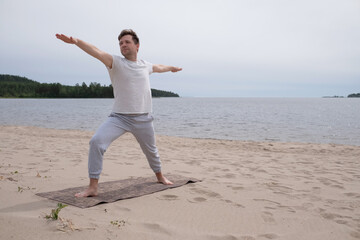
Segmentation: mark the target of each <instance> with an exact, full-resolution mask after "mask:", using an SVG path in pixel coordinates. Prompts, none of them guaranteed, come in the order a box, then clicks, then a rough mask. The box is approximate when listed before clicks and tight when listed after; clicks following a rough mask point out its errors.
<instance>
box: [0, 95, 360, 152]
mask: <svg viewBox="0 0 360 240" xmlns="http://www.w3.org/2000/svg"><path fill="white" fill-rule="evenodd" d="M112 103H113V100H112V99H0V110H1V115H0V124H1V125H25V126H38V127H46V128H56V129H80V130H91V131H95V130H96V129H97V127H98V126H99V125H100V124H101V123H102V122H103V121H105V119H106V118H107V116H108V115H109V113H110V112H111V108H112ZM153 110H154V116H155V122H154V126H155V130H156V133H157V134H160V135H169V136H181V137H191V138H215V139H230V140H250V141H281V142H311V143H336V144H347V145H358V146H360V111H359V110H360V99H355V98H304V99H301V98H155V99H153Z"/></svg>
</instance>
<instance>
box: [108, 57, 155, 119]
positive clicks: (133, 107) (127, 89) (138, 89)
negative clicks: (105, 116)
mask: <svg viewBox="0 0 360 240" xmlns="http://www.w3.org/2000/svg"><path fill="white" fill-rule="evenodd" d="M112 57H113V63H112V68H111V69H110V68H108V71H109V75H110V79H111V84H112V86H113V89H114V100H115V102H114V106H113V112H116V113H124V114H136V113H151V112H152V100H151V89H150V79H149V75H150V74H151V73H152V64H151V63H149V62H146V61H143V60H138V61H137V62H133V61H129V60H127V59H126V58H123V57H120V56H117V55H113V56H112Z"/></svg>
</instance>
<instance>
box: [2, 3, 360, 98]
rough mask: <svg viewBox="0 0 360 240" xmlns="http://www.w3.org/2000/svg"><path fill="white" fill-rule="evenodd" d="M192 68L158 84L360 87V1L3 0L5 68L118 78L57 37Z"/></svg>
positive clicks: (52, 75)
mask: <svg viewBox="0 0 360 240" xmlns="http://www.w3.org/2000/svg"><path fill="white" fill-rule="evenodd" d="M124 28H132V29H134V30H135V31H136V32H137V34H138V36H139V38H140V51H139V58H141V59H144V60H147V61H149V62H152V63H159V64H166V65H175V66H179V67H182V68H183V71H182V72H178V73H162V74H159V73H154V74H152V75H151V87H152V88H156V89H162V90H169V91H173V92H176V93H179V94H180V95H181V96H183V97H190V96H192V97H321V96H325V95H343V96H347V95H348V94H350V93H355V92H356V93H357V92H360V0H335V1H334V0H233V1H231V0H219V1H215V0H204V1H202V0H189V1H188V0H178V1H176V0H174V1H172V0H143V1H142V0H136V1H122V0H101V1H100V0H99V1H95V0H80V1H78V0H51V1H49V0H31V1H28V0H0V36H1V37H0V74H13V75H19V76H25V77H27V78H30V79H33V80H35V81H39V82H47V83H52V82H59V83H61V84H65V85H75V84H76V83H79V84H81V83H82V82H85V83H87V84H89V83H90V82H98V83H101V84H102V85H104V84H105V85H109V84H110V80H109V76H108V72H107V70H106V68H105V66H104V65H103V64H102V63H101V62H99V61H98V60H96V59H94V58H92V57H90V56H88V55H87V54H86V53H84V52H82V51H81V50H80V49H78V48H77V47H76V46H73V45H67V44H64V43H63V42H61V41H60V40H58V39H56V38H55V34H56V33H64V34H67V35H71V36H74V37H77V38H80V39H82V40H85V41H87V42H89V43H92V44H94V45H95V46H97V47H98V48H100V49H102V50H104V51H106V52H108V53H111V54H119V55H120V50H119V45H118V40H117V36H118V35H119V33H120V31H121V30H122V29H124Z"/></svg>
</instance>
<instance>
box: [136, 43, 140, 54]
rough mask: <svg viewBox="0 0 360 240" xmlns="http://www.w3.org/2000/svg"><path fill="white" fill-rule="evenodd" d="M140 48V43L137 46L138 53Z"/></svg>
mask: <svg viewBox="0 0 360 240" xmlns="http://www.w3.org/2000/svg"><path fill="white" fill-rule="evenodd" d="M139 48H140V43H138V44H136V51H137V52H138V51H139Z"/></svg>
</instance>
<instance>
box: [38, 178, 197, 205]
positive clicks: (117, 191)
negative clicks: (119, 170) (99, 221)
mask: <svg viewBox="0 0 360 240" xmlns="http://www.w3.org/2000/svg"><path fill="white" fill-rule="evenodd" d="M167 178H168V179H169V180H171V181H172V182H173V183H174V184H173V185H164V184H161V183H158V182H156V178H155V177H154V176H153V177H147V178H143V177H139V178H129V179H123V180H117V181H111V182H100V183H99V192H98V195H97V196H96V197H87V198H77V197H75V196H74V195H75V193H78V192H81V191H83V190H85V189H86V188H87V187H88V186H83V187H74V188H67V189H63V190H59V191H52V192H43V193H37V194H36V195H38V196H41V197H45V198H48V199H52V200H55V201H58V202H61V203H66V204H69V205H72V206H76V207H79V208H88V207H92V206H95V205H98V204H100V203H111V202H115V201H118V200H123V199H129V198H135V197H140V196H144V195H148V194H151V193H155V192H159V191H164V190H166V189H171V188H176V187H180V186H183V185H185V184H188V183H195V182H198V181H199V180H197V179H193V178H191V179H189V178H187V177H183V176H180V175H168V176H167Z"/></svg>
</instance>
